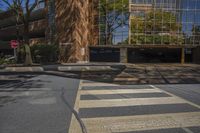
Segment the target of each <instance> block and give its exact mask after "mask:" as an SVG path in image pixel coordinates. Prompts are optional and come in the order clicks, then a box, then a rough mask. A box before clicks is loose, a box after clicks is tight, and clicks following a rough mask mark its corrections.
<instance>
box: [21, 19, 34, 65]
mask: <svg viewBox="0 0 200 133" xmlns="http://www.w3.org/2000/svg"><path fill="white" fill-rule="evenodd" d="M23 39H24V47H25V54H26V57H25V62H24V64H25V65H28V66H29V65H32V64H33V61H32V57H31V50H30V46H29V23H28V22H25V24H24V34H23Z"/></svg>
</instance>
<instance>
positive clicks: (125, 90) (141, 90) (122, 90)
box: [81, 89, 162, 95]
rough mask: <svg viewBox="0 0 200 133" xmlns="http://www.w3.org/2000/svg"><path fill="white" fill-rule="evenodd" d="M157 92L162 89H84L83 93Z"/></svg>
mask: <svg viewBox="0 0 200 133" xmlns="http://www.w3.org/2000/svg"><path fill="white" fill-rule="evenodd" d="M153 92H155V93H157V92H162V91H161V90H155V89H109V90H106V89H104V90H82V91H81V95H86V94H94V95H95V94H127V93H153Z"/></svg>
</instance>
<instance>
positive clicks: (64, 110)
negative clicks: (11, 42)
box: [0, 75, 79, 133]
mask: <svg viewBox="0 0 200 133" xmlns="http://www.w3.org/2000/svg"><path fill="white" fill-rule="evenodd" d="M78 86H79V80H78V79H69V78H64V77H57V76H49V75H9V76H8V75H7V76H4V75H0V133H67V132H68V129H69V125H70V121H71V116H72V113H71V111H70V109H69V108H68V107H67V106H66V105H65V103H64V101H63V98H62V97H64V98H65V99H66V101H67V102H68V103H69V104H70V105H71V106H72V107H73V106H74V102H75V98H76V94H77V90H78ZM62 92H63V93H62ZM62 95H63V96H62Z"/></svg>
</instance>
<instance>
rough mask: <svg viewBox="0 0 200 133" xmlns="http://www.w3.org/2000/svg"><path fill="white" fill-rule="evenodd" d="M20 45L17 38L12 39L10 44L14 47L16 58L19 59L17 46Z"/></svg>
mask: <svg viewBox="0 0 200 133" xmlns="http://www.w3.org/2000/svg"><path fill="white" fill-rule="evenodd" d="M18 45H19V42H18V41H17V40H11V41H10V46H11V48H13V49H14V57H15V60H17V50H16V49H17V46H18Z"/></svg>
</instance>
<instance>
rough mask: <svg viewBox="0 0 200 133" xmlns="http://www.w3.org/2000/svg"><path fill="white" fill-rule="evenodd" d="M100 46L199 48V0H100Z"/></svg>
mask: <svg viewBox="0 0 200 133" xmlns="http://www.w3.org/2000/svg"><path fill="white" fill-rule="evenodd" d="M98 7H99V8H98V10H99V16H98V17H99V19H98V20H99V23H98V26H99V28H98V29H99V44H101V45H107V44H112V45H117V44H118V45H120V44H129V45H142V44H153V45H156V44H159V45H200V0H99V6H98Z"/></svg>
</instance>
